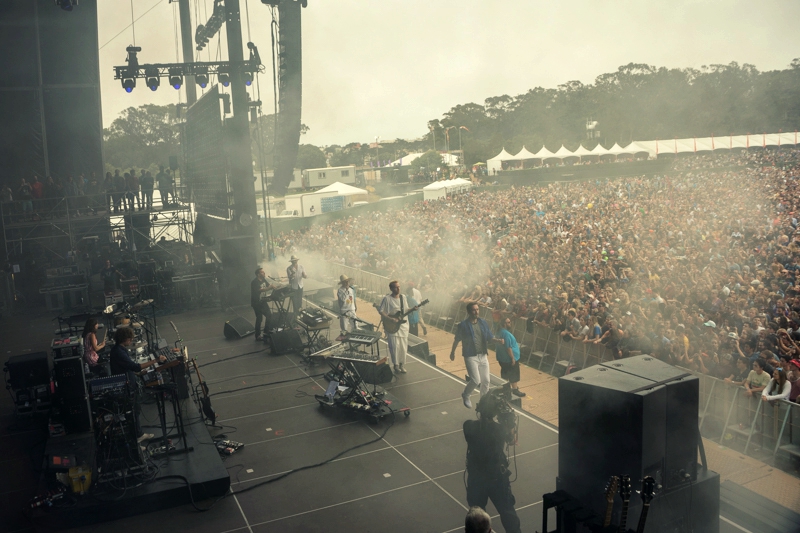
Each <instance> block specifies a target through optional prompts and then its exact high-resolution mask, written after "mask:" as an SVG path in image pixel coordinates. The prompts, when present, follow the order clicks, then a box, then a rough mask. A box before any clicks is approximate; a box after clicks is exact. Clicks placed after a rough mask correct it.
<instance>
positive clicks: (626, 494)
mask: <svg viewBox="0 0 800 533" xmlns="http://www.w3.org/2000/svg"><path fill="white" fill-rule="evenodd" d="M619 497H620V498H622V516H621V517H620V519H619V530H618V531H619V533H626V532H627V531H628V505H630V503H631V478H630V476H622V477H621V478H620V483H619Z"/></svg>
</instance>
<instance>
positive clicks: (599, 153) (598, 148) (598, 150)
mask: <svg viewBox="0 0 800 533" xmlns="http://www.w3.org/2000/svg"><path fill="white" fill-rule="evenodd" d="M591 154H592V155H597V156H604V155H608V150H606V149H605V148H603V145H602V144H600V143H597V146H595V147H594V148H592V151H591Z"/></svg>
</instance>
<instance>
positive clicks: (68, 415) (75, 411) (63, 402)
mask: <svg viewBox="0 0 800 533" xmlns="http://www.w3.org/2000/svg"><path fill="white" fill-rule="evenodd" d="M53 415H54V416H53V418H54V419H56V420H58V421H59V422H61V423H62V424H64V429H65V430H66V432H67V433H70V434H71V433H83V432H84V431H89V430H90V429H92V416H91V411H90V410H89V399H88V398H87V397H85V396H84V397H82V398H61V399H60V400H59V401H57V402H56V406H55V407H54V413H53Z"/></svg>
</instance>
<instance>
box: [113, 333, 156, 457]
mask: <svg viewBox="0 0 800 533" xmlns="http://www.w3.org/2000/svg"><path fill="white" fill-rule="evenodd" d="M133 337H134V333H133V330H132V329H131V328H117V331H115V332H114V343H115V344H114V347H113V348H111V356H110V358H111V361H110V363H111V375H112V376H116V375H117V374H127V375H128V380H129V381H133V380H135V379H136V377H135V376H133V375H132V374H134V373H138V372H141V371H142V370H144V369H145V368H148V367H151V366H153V365H155V364H157V363H163V362H165V361H166V360H167V358H166V357H164V356H163V355H162V356H159V357H158V359H154V360H152V361H147V362H146V363H141V364H139V363H137V362H135V361H134V360H133V359H131V356H130V353H128V347H129V346H130V345H131V344H133ZM133 390H138V387H133ZM141 410H142V408H141V404H140V399H139V395H138V394H137V395H136V398H135V399H134V417H133V420H134V425H135V427H136V437H137V439H136V440H137V442H139V443H142V442H144V441H146V440H150V439H152V438H153V434H152V433H145V432H144V431H142V426H141V424H140V423H139V413H140V412H141Z"/></svg>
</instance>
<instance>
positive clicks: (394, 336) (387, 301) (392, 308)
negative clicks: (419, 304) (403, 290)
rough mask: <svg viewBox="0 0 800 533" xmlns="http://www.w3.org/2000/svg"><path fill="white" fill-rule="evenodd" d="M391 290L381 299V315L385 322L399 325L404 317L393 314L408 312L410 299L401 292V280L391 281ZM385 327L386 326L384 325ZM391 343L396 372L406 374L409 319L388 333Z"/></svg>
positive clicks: (390, 351)
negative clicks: (394, 330) (396, 316)
mask: <svg viewBox="0 0 800 533" xmlns="http://www.w3.org/2000/svg"><path fill="white" fill-rule="evenodd" d="M389 290H390V291H392V292H390V293H389V294H387V295H386V296H384V297H383V300H381V305H380V306H379V307H378V312H380V314H381V317H383V322H384V324H392V325H397V323H399V322H400V321H401V320H404V319H402V318H395V317H394V316H393V315H395V314H397V312H398V311H401V312H402V314H405V313H408V312H409V311H410V309H409V308H408V300H406V297H405V295H403V294H400V282H399V281H392V282H390V283H389ZM384 327H385V326H384ZM386 335H387V337H388V340H387V344H388V345H389V355H391V356H392V364H393V365H394V372H395V374H396V373H398V372H399V373H400V374H405V373H406V353H407V352H408V321H406V322H405V323H404V324H400V327H399V328H398V329H397V331H396V332H394V333H389V332H388V330H387V333H386Z"/></svg>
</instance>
